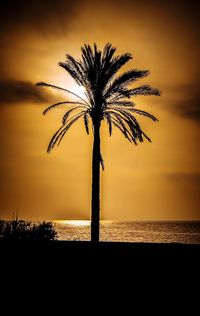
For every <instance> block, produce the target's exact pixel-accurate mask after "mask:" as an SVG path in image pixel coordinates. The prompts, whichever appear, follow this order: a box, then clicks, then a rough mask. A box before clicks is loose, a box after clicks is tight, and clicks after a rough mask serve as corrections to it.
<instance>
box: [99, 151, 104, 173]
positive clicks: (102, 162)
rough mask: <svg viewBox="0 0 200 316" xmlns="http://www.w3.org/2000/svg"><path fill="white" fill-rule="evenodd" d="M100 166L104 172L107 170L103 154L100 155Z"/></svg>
mask: <svg viewBox="0 0 200 316" xmlns="http://www.w3.org/2000/svg"><path fill="white" fill-rule="evenodd" d="M100 164H101V168H102V170H103V171H104V169H105V165H104V160H103V156H102V153H100Z"/></svg>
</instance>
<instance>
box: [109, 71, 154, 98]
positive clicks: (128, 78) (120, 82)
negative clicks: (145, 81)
mask: <svg viewBox="0 0 200 316" xmlns="http://www.w3.org/2000/svg"><path fill="white" fill-rule="evenodd" d="M149 73H150V72H149V70H137V69H132V70H129V71H126V72H124V73H123V74H122V75H120V76H118V77H117V78H115V79H114V80H113V82H112V84H111V85H110V86H109V87H108V89H107V91H106V93H105V98H107V97H108V96H110V95H112V94H113V93H116V92H117V90H118V89H119V87H121V88H124V87H125V86H126V85H128V84H130V83H132V82H135V81H136V80H139V79H141V78H144V77H146V76H148V75H149Z"/></svg>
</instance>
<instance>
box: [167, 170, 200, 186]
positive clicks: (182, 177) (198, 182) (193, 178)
mask: <svg viewBox="0 0 200 316" xmlns="http://www.w3.org/2000/svg"><path fill="white" fill-rule="evenodd" d="M165 178H166V179H167V180H170V181H172V182H177V183H182V184H189V185H192V186H194V187H196V188H198V189H199V187H200V173H199V172H197V173H182V172H173V173H166V174H165Z"/></svg>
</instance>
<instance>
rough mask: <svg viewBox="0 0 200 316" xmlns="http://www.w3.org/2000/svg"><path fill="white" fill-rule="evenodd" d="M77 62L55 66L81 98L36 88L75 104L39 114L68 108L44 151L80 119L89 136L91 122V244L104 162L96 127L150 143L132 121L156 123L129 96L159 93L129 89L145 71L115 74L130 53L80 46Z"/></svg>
mask: <svg viewBox="0 0 200 316" xmlns="http://www.w3.org/2000/svg"><path fill="white" fill-rule="evenodd" d="M81 51H82V55H81V59H80V60H78V59H74V58H73V57H72V56H71V55H68V54H67V55H66V61H65V62H60V63H59V66H61V67H62V68H64V69H65V70H66V71H67V72H68V73H69V74H70V75H71V76H72V78H73V79H74V80H75V81H76V83H77V84H78V85H80V86H83V87H84V90H85V97H84V98H82V97H80V96H78V95H77V94H76V93H74V92H72V91H69V90H67V89H65V88H61V87H58V86H55V85H52V84H48V83H45V82H39V83H37V85H38V86H44V87H50V88H53V89H57V90H60V91H64V92H67V93H69V94H71V95H73V96H75V97H76V98H77V101H70V100H66V101H63V102H58V103H56V104H53V105H51V106H49V107H48V108H47V109H46V110H45V111H44V112H43V114H46V113H48V112H49V111H50V110H52V109H54V108H55V107H57V106H60V105H67V106H70V108H69V109H68V110H67V112H66V113H65V114H64V116H63V119H62V126H61V127H60V128H59V130H58V131H57V132H56V133H55V134H54V135H53V137H52V139H51V140H50V143H49V146H48V150H47V152H50V151H51V149H53V147H54V146H55V145H56V144H57V145H59V144H60V142H61V140H62V139H63V137H64V135H65V134H66V132H67V131H68V130H69V128H70V127H71V126H72V125H73V124H74V123H75V122H76V121H78V120H79V119H80V118H83V121H84V124H85V129H86V133H87V134H89V120H90V119H91V122H92V130H93V135H94V142H93V153H92V203H91V241H92V242H93V243H98V242H99V221H100V165H101V167H102V169H104V162H103V158H102V155H101V147H100V127H101V122H102V120H103V119H105V120H106V121H107V123H108V128H109V134H110V136H111V134H112V129H113V127H116V128H117V129H118V130H119V131H120V132H121V133H122V134H123V135H124V136H125V138H126V139H127V140H128V141H129V142H132V143H134V144H135V145H137V143H138V142H143V141H144V139H146V140H147V141H151V140H150V138H149V137H148V136H147V135H146V134H145V133H144V131H143V130H142V129H141V126H140V124H139V123H138V121H137V119H136V118H135V114H136V115H143V116H146V117H148V118H149V119H151V120H153V121H157V119H156V117H155V116H153V115H152V114H150V113H148V112H146V111H142V110H138V109H136V107H135V104H134V102H133V101H132V99H131V98H132V97H136V96H138V95H142V96H148V95H155V96H159V95H160V91H159V90H158V89H155V88H152V87H151V86H149V85H142V86H139V87H135V88H133V87H130V84H132V83H133V82H135V81H137V80H138V79H141V78H143V77H146V76H147V75H148V74H149V71H148V70H138V69H131V70H129V71H126V72H124V73H123V74H120V75H117V72H118V71H119V69H120V68H121V67H122V66H123V65H125V64H126V63H127V62H128V61H129V60H130V59H132V56H131V54H128V53H126V54H122V55H117V56H116V55H115V51H116V48H115V47H113V46H112V45H111V44H109V43H108V44H106V45H105V47H104V49H103V51H101V50H98V48H97V46H96V44H94V48H92V47H91V46H89V45H84V47H82V48H81Z"/></svg>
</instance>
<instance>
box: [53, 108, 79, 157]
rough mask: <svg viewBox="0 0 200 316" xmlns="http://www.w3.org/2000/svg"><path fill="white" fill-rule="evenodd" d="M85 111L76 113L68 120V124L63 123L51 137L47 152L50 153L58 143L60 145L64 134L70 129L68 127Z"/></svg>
mask: <svg viewBox="0 0 200 316" xmlns="http://www.w3.org/2000/svg"><path fill="white" fill-rule="evenodd" d="M83 113H84V112H81V113H78V114H76V115H74V116H73V117H72V118H71V119H70V122H68V124H67V125H62V126H61V127H60V128H59V129H58V130H57V132H56V133H55V134H54V135H53V137H52V138H51V140H50V142H49V145H48V148H47V152H48V153H49V152H50V151H51V150H52V149H53V147H54V146H55V145H56V143H57V145H59V144H60V142H61V140H62V138H63V136H64V135H65V133H66V132H67V131H68V129H69V128H70V127H71V126H72V125H73V124H74V123H75V122H76V121H77V120H78V119H79V118H80V117H81V116H82V115H83Z"/></svg>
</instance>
